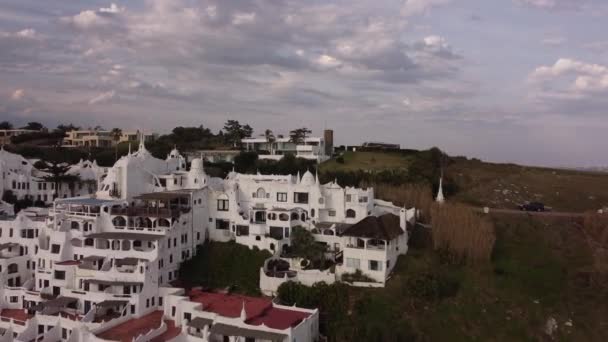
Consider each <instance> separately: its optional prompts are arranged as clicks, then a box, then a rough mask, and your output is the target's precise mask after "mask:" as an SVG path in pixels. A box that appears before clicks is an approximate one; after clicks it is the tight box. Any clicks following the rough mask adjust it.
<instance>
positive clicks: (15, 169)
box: [0, 147, 105, 204]
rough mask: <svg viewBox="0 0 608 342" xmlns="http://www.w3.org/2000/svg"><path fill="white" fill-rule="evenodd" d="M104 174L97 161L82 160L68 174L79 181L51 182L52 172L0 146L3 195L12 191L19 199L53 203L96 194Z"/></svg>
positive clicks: (1, 190)
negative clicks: (66, 198) (39, 167)
mask: <svg viewBox="0 0 608 342" xmlns="http://www.w3.org/2000/svg"><path fill="white" fill-rule="evenodd" d="M104 173H105V169H104V168H102V167H99V166H98V165H97V164H96V163H95V162H90V161H80V162H79V163H78V164H75V165H72V166H70V168H69V170H68V171H67V172H66V174H68V175H73V176H78V177H79V178H78V180H77V181H74V182H58V183H55V182H54V181H52V180H51V179H50V176H51V174H50V173H48V172H45V171H41V170H39V169H37V168H36V167H35V166H34V165H33V164H32V162H31V161H29V160H27V159H25V158H23V157H22V156H20V155H18V154H15V153H11V152H8V151H6V150H4V148H1V147H0V176H1V177H2V178H1V179H0V194H4V193H5V192H6V191H10V192H11V193H12V194H13V195H14V196H16V198H17V199H19V200H21V199H25V198H29V199H31V200H32V201H39V202H43V203H45V204H50V203H52V202H53V200H54V199H55V198H57V197H59V198H63V197H72V196H83V195H88V194H92V193H94V192H95V190H96V189H97V182H99V181H100V180H101V178H102V177H103V175H104ZM56 186H57V189H55V187H56Z"/></svg>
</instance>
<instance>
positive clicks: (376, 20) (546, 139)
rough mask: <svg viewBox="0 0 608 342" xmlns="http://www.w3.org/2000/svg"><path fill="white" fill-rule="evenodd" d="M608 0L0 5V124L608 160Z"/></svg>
mask: <svg viewBox="0 0 608 342" xmlns="http://www.w3.org/2000/svg"><path fill="white" fill-rule="evenodd" d="M607 17H608V1H605V0H406V1H404V0H400V1H398V0H344V1H343V0H319V1H317V0H293V1H292V0H284V1H281V0H253V1H245V0H146V1H118V0H117V1H115V2H111V1H97V0H93V1H68V0H63V1H59V0H45V1H39V0H2V1H1V2H0V121H4V120H9V121H12V122H13V123H15V124H16V125H22V124H24V123H26V122H29V121H40V122H42V123H44V124H46V125H48V126H50V127H54V126H56V125H57V124H59V123H74V124H76V125H79V126H82V127H93V126H97V125H100V126H102V127H105V128H112V127H121V128H123V129H143V130H147V131H157V132H161V133H164V132H168V131H169V130H171V129H172V128H173V127H176V126H193V125H194V126H199V125H203V126H205V127H209V128H211V129H212V130H214V131H217V130H219V129H220V128H221V127H222V126H223V123H224V122H225V121H226V120H227V119H236V120H239V121H240V122H242V123H249V124H250V125H251V126H252V127H254V129H255V130H256V132H255V134H261V133H262V132H263V131H264V130H266V129H272V130H273V131H274V132H275V134H286V133H287V132H288V131H289V130H290V129H293V128H297V127H308V128H310V129H312V130H313V133H316V134H321V133H322V130H323V129H324V128H332V129H333V130H334V136H335V140H336V142H337V143H338V144H351V145H352V144H360V143H362V142H364V141H383V142H391V143H400V144H401V146H402V147H404V148H417V149H422V148H428V147H432V146H437V147H439V148H441V149H443V150H445V151H447V152H448V153H450V154H451V155H466V156H469V157H477V158H481V159H483V160H488V161H497V162H517V163H523V164H531V165H546V166H581V167H583V166H602V165H608V138H607V134H606V132H608V120H607V116H608V36H607V35H606V32H608V20H606V18H607Z"/></svg>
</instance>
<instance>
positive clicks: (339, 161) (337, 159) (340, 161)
mask: <svg viewBox="0 0 608 342" xmlns="http://www.w3.org/2000/svg"><path fill="white" fill-rule="evenodd" d="M336 163H338V164H344V157H342V156H340V157H338V158H336Z"/></svg>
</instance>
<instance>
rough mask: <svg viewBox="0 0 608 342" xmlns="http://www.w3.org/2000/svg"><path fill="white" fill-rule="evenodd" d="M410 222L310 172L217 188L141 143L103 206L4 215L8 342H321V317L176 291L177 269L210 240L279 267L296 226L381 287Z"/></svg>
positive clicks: (72, 203) (342, 269)
mask: <svg viewBox="0 0 608 342" xmlns="http://www.w3.org/2000/svg"><path fill="white" fill-rule="evenodd" d="M84 169H87V167H84V166H83V165H81V166H80V168H76V170H79V171H78V172H80V173H85V172H87V171H84ZM75 172H76V171H75ZM410 216H413V215H411V211H406V210H405V209H401V208H397V207H395V206H393V205H392V204H390V203H387V202H383V201H379V200H376V199H374V192H373V189H371V188H370V189H356V188H349V187H346V188H343V187H340V186H339V185H338V184H336V183H328V184H320V182H319V178H318V177H316V176H315V175H313V174H312V173H311V172H306V173H305V174H304V175H303V176H301V177H300V175H297V176H272V175H271V176H265V175H243V174H237V173H234V172H233V173H230V174H229V176H228V177H227V178H226V179H219V178H212V177H209V176H208V175H207V174H206V173H205V170H204V165H203V161H202V160H201V159H194V160H193V161H192V164H191V167H190V168H189V169H187V166H186V162H185V160H184V158H183V157H182V156H181V155H180V154H179V152H178V151H177V150H173V151H171V152H170V154H169V155H168V156H167V158H166V159H157V158H154V157H153V156H152V155H151V154H150V153H149V152H148V151H147V150H146V148H145V146H144V144H143V143H142V144H140V146H139V149H138V150H137V151H136V152H135V153H130V152H129V154H128V155H127V156H124V157H122V158H121V159H120V160H118V161H117V162H116V163H115V165H114V166H113V167H112V168H110V169H109V170H108V172H107V175H106V176H105V177H104V178H103V180H101V181H100V187H99V190H98V191H97V192H96V193H95V194H94V195H93V196H81V197H71V198H59V199H57V200H56V201H55V202H54V205H53V207H52V208H51V209H50V210H49V212H48V213H44V212H40V211H27V210H25V211H22V212H20V213H19V214H18V215H17V216H16V217H4V218H3V219H0V282H1V283H0V284H2V287H1V288H0V318H1V319H0V341H11V340H15V341H32V340H36V341H70V342H78V341H97V342H99V341H176V342H177V341H202V342H207V341H209V342H210V341H285V342H291V341H315V340H317V339H318V337H319V333H318V331H319V328H318V325H319V314H318V311H317V310H306V309H300V308H297V307H285V306H281V305H278V304H275V303H273V302H271V301H270V300H269V299H265V298H252V297H245V296H239V295H233V294H227V293H212V292H204V291H201V290H191V291H185V290H184V289H180V288H175V287H173V285H171V284H172V283H173V282H174V281H175V280H176V279H177V278H178V270H179V264H180V263H181V262H183V261H184V260H186V259H188V258H190V257H191V256H192V255H194V253H195V252H196V246H197V245H200V244H202V243H203V242H204V241H205V240H207V239H210V240H216V241H230V240H235V241H236V242H237V243H241V244H244V245H247V246H249V247H253V246H257V247H258V248H261V249H267V250H271V251H274V252H275V255H276V256H277V257H278V256H279V254H280V252H281V251H284V250H286V249H287V246H289V245H290V236H291V232H292V230H293V229H294V228H295V227H296V226H299V227H303V228H305V229H309V230H311V231H312V232H313V233H314V236H315V237H317V240H319V241H321V242H325V243H327V244H328V245H330V246H331V253H332V255H334V256H336V257H337V258H336V260H337V261H339V260H342V262H340V263H339V264H338V265H337V266H336V274H337V275H336V274H334V275H332V276H333V279H334V280H335V279H337V278H336V277H338V278H339V277H341V276H342V275H343V274H350V273H354V272H356V271H357V270H359V271H361V272H362V273H363V274H365V275H366V276H367V277H369V278H371V281H370V282H368V283H369V284H372V285H370V286H383V285H384V283H385V281H386V279H387V278H388V276H389V275H390V271H391V270H392V268H393V267H394V265H395V263H396V259H397V256H398V255H400V254H404V253H405V252H406V251H407V236H408V235H407V229H406V227H407V221H408V220H409V218H410ZM330 231H331V232H332V233H333V234H331V233H329V232H330ZM340 254H341V256H340ZM355 260H357V261H355ZM305 276H306V274H305V272H302V275H301V277H302V279H304V277H305ZM274 279H278V281H276V282H277V283H279V284H280V281H283V280H284V279H280V278H277V277H274ZM298 279H299V278H298ZM311 279H312V278H311ZM352 283H353V284H354V285H359V284H357V283H356V282H352ZM262 285H263V284H262ZM277 286H278V285H277ZM262 287H264V286H262ZM270 292H272V291H270Z"/></svg>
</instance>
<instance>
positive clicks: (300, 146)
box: [241, 130, 333, 162]
mask: <svg viewBox="0 0 608 342" xmlns="http://www.w3.org/2000/svg"><path fill="white" fill-rule="evenodd" d="M329 131H330V130H326V133H325V134H324V137H306V138H304V141H303V142H301V143H295V142H293V141H291V139H290V138H289V137H279V138H276V139H274V140H273V141H269V139H268V138H266V137H264V136H262V137H257V138H245V139H242V140H241V142H242V143H243V148H244V149H245V151H252V152H258V156H259V158H260V159H271V160H279V159H281V158H283V156H284V155H286V154H293V155H294V156H296V157H298V158H304V159H310V160H316V161H317V162H323V161H325V160H327V159H329V158H330V157H331V155H328V154H327V151H328V150H329V151H331V150H332V149H333V141H327V140H326V138H325V137H327V136H331V137H332V138H331V139H330V140H333V133H332V134H331V135H328V134H327V132H329ZM327 144H331V145H332V148H327V146H326V145H327Z"/></svg>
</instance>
